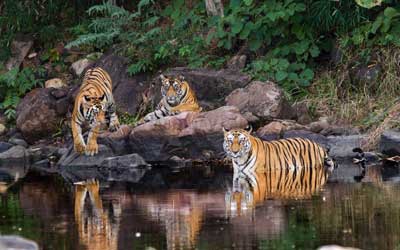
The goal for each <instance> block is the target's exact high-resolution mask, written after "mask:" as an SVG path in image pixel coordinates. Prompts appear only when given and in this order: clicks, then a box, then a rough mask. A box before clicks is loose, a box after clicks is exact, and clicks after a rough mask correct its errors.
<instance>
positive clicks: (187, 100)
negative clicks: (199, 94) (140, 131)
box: [138, 75, 201, 124]
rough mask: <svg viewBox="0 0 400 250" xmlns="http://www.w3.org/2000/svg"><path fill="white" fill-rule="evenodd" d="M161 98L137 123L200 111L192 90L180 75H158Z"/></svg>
mask: <svg viewBox="0 0 400 250" xmlns="http://www.w3.org/2000/svg"><path fill="white" fill-rule="evenodd" d="M160 79H161V94H162V99H161V101H160V103H159V104H158V106H157V108H156V110H155V111H154V112H151V113H149V114H147V115H146V116H145V117H144V118H142V119H141V120H140V121H139V123H138V124H143V123H146V122H150V121H154V120H157V119H160V118H163V117H166V116H172V115H176V114H179V113H181V112H184V111H193V112H200V111H201V107H200V106H199V104H198V102H197V98H196V95H195V93H194V91H193V90H192V89H191V88H190V86H189V83H188V82H187V81H185V80H184V78H183V77H182V76H179V77H175V78H171V77H165V76H164V75H160Z"/></svg>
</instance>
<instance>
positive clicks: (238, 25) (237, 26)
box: [232, 20, 243, 35]
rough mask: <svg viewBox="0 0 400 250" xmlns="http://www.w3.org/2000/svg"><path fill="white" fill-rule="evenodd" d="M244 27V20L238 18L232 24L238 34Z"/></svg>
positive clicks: (233, 29)
mask: <svg viewBox="0 0 400 250" xmlns="http://www.w3.org/2000/svg"><path fill="white" fill-rule="evenodd" d="M242 28H243V22H241V21H240V20H237V21H235V22H234V23H233V24H232V33H233V34H235V35H236V34H238V33H239V32H240V31H241V30H242Z"/></svg>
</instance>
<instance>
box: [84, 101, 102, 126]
mask: <svg viewBox="0 0 400 250" xmlns="http://www.w3.org/2000/svg"><path fill="white" fill-rule="evenodd" d="M105 104H106V97H105V95H104V94H103V95H98V94H87V95H84V96H83V101H82V108H83V112H82V113H83V114H84V117H85V120H86V121H88V122H89V126H90V127H95V126H96V125H98V124H99V123H100V124H104V123H105V122H106V119H105V106H106V105H105Z"/></svg>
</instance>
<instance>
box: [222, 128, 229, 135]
mask: <svg viewBox="0 0 400 250" xmlns="http://www.w3.org/2000/svg"><path fill="white" fill-rule="evenodd" d="M222 131H223V132H224V134H226V133H228V132H229V130H227V129H226V128H225V127H224V126H222Z"/></svg>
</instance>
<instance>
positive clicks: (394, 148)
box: [379, 130, 400, 156]
mask: <svg viewBox="0 0 400 250" xmlns="http://www.w3.org/2000/svg"><path fill="white" fill-rule="evenodd" d="M379 151H380V152H382V153H383V154H386V155H388V156H396V155H400V132H399V131H395V130H387V131H384V132H383V133H382V136H381V140H380V142H379Z"/></svg>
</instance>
